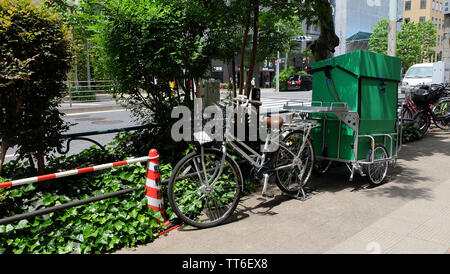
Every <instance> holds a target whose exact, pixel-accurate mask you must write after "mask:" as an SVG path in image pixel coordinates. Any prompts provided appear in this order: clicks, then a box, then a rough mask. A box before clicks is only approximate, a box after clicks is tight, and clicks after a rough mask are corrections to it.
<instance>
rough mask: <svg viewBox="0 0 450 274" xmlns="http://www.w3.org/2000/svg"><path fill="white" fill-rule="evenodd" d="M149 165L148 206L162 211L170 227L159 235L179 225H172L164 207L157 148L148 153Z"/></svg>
mask: <svg viewBox="0 0 450 274" xmlns="http://www.w3.org/2000/svg"><path fill="white" fill-rule="evenodd" d="M148 157H149V160H148V165H147V175H146V182H145V188H146V192H145V196H146V197H147V206H148V207H150V208H151V209H152V210H157V211H159V212H160V213H161V216H163V218H164V226H165V227H167V228H168V229H167V230H165V231H163V232H161V233H160V234H159V235H162V234H164V233H166V232H168V231H170V230H173V229H175V228H177V227H179V225H176V226H174V225H172V224H171V223H170V220H167V218H166V211H165V208H164V201H163V193H162V190H161V175H160V173H159V167H158V164H159V156H158V151H157V150H156V149H151V150H150V151H149V153H148Z"/></svg>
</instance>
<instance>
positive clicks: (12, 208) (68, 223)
mask: <svg viewBox="0 0 450 274" xmlns="http://www.w3.org/2000/svg"><path fill="white" fill-rule="evenodd" d="M100 155H101V157H99V156H100ZM95 157H98V158H95ZM86 158H89V159H91V161H90V162H91V163H89V165H90V164H99V163H105V162H104V161H102V160H103V159H106V158H113V156H111V155H110V154H107V153H104V152H103V151H101V150H100V149H95V148H94V147H91V148H90V149H86V150H84V151H82V152H81V153H80V154H78V155H73V156H69V157H60V158H57V159H54V160H53V161H51V162H50V163H49V165H48V166H49V167H52V168H54V169H55V170H54V171H57V170H61V169H62V170H68V169H70V168H76V167H80V166H87V165H86V164H85V160H86ZM92 159H97V160H92ZM8 167H14V170H9V169H8ZM62 167H64V168H62ZM146 170H147V164H146V163H145V162H144V163H136V164H131V165H126V166H120V167H116V168H113V169H108V170H105V171H97V172H94V173H87V174H82V175H76V176H70V177H66V178H61V179H57V180H53V181H50V182H41V183H36V184H30V185H26V186H23V187H17V188H11V189H8V190H7V192H0V195H2V194H3V196H4V197H3V199H1V200H0V216H2V217H7V216H13V215H17V214H22V213H26V212H32V211H35V210H38V209H42V208H47V207H52V206H57V205H61V204H64V203H67V202H70V201H75V200H81V199H86V198H89V197H93V196H96V195H101V194H105V193H110V192H114V191H118V190H120V189H126V188H133V187H135V188H136V190H135V191H133V192H131V193H128V194H124V195H121V196H118V197H113V198H109V199H105V200H101V201H97V202H93V203H90V204H86V205H81V206H77V207H73V208H69V209H66V210H61V211H57V212H53V213H50V214H47V215H43V216H38V217H35V218H30V219H27V220H22V221H20V222H16V223H12V224H8V225H2V226H0V254H2V253H5V254H11V253H14V254H22V253H26V254H29V253H38V254H65V253H81V254H85V253H107V252H111V251H113V250H116V249H118V248H123V247H131V246H135V245H137V244H143V243H148V242H150V241H152V240H153V239H154V238H155V237H157V236H158V234H159V233H160V232H161V231H162V229H164V227H162V225H161V224H162V223H163V222H162V221H163V216H161V214H160V212H157V211H152V210H150V209H149V208H148V207H147V200H146V198H145V175H146ZM160 170H161V175H162V179H166V178H168V177H169V176H170V173H171V171H172V167H171V165H169V164H161V165H160ZM6 171H7V172H5V173H13V172H14V171H17V172H18V173H20V174H27V172H28V171H27V170H26V166H24V165H22V164H18V163H14V164H10V165H8V166H7V168H6ZM22 178H23V177H22ZM1 180H2V181H5V180H4V179H3V178H2V179H1ZM164 189H165V188H164ZM167 211H168V214H170V215H173V213H172V212H171V211H170V210H167Z"/></svg>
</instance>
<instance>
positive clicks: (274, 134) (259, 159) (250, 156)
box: [195, 102, 312, 194]
mask: <svg viewBox="0 0 450 274" xmlns="http://www.w3.org/2000/svg"><path fill="white" fill-rule="evenodd" d="M247 103H248V102H247ZM244 105H245V104H244ZM231 126H232V125H231V123H227V126H226V128H225V134H224V140H223V141H222V145H221V150H222V154H223V155H222V159H221V162H220V165H219V166H218V167H216V170H215V171H214V173H213V176H211V179H210V180H208V181H206V182H201V183H202V184H205V185H206V187H213V186H214V184H215V183H216V182H217V180H218V179H219V178H220V175H221V174H222V171H223V168H224V162H225V157H226V154H227V146H230V147H231V148H233V149H234V150H235V151H236V152H237V153H238V154H239V155H240V156H241V157H242V158H244V159H245V160H246V161H247V162H249V163H250V164H251V165H252V166H253V167H254V168H257V169H259V170H261V169H262V168H263V167H264V166H265V164H266V163H267V161H266V160H267V159H266V158H267V157H266V155H267V154H268V153H270V152H271V151H269V143H270V141H271V140H276V141H277V145H278V146H279V147H282V148H284V149H285V151H287V152H289V153H290V154H291V155H292V157H293V159H294V160H293V162H292V163H291V164H287V165H284V166H280V167H276V168H270V170H272V171H277V170H282V169H286V168H291V167H293V166H295V165H297V167H298V168H299V170H300V174H299V176H300V178H302V176H303V174H304V172H305V167H302V162H301V161H299V160H298V159H299V158H300V155H301V153H302V151H303V149H304V148H305V145H306V143H307V138H303V142H302V145H301V147H300V150H299V152H298V154H297V155H295V154H294V153H293V152H292V151H291V150H290V149H289V148H288V147H286V146H285V145H283V144H282V143H281V142H280V139H281V138H282V136H283V133H284V132H288V130H286V131H284V132H283V131H282V130H281V129H280V128H278V129H274V130H273V131H271V132H270V133H269V134H268V135H267V136H266V140H265V142H264V148H263V152H262V153H261V154H260V153H258V152H256V151H255V150H254V149H252V148H251V147H250V146H248V145H247V144H246V143H245V142H244V141H242V140H239V139H238V138H236V137H235V136H234V135H233V134H231V133H230V132H231ZM311 128H312V127H311V126H309V127H307V128H306V132H305V136H309V133H310V131H311ZM200 149H201V158H202V163H204V160H203V156H204V153H203V150H204V148H203V145H202V146H201V147H200ZM278 149H279V148H278ZM244 150H247V151H249V152H250V153H246V152H245V151H244ZM195 168H196V172H197V173H198V176H199V177H200V174H199V171H198V167H197V166H195ZM203 170H205V172H206V169H205V167H203ZM266 175H267V174H264V177H266ZM205 178H207V177H206V174H205ZM265 179H266V180H267V178H265ZM242 187H243V186H242ZM265 188H266V182H265V185H264V189H263V194H264V192H265ZM300 191H301V192H302V193H303V194H304V192H303V190H302V189H300V190H299V192H300Z"/></svg>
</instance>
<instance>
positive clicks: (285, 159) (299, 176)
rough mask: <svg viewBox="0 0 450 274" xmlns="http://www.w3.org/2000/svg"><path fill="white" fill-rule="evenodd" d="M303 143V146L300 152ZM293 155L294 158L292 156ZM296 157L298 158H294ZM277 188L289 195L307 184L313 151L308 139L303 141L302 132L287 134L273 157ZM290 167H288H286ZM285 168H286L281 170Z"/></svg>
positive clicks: (312, 161)
mask: <svg viewBox="0 0 450 274" xmlns="http://www.w3.org/2000/svg"><path fill="white" fill-rule="evenodd" d="M303 141H305V145H304V147H303V150H302V151H301V153H299V152H300V149H301V147H302V144H303ZM294 155H295V156H294ZM296 156H299V157H298V158H296ZM274 162H275V170H276V176H277V180H276V183H277V186H278V187H279V188H280V190H281V191H283V192H284V193H287V194H290V195H296V194H298V191H299V190H300V188H302V187H304V186H305V185H306V183H307V182H308V180H309V178H310V176H311V172H312V170H313V166H314V149H313V146H312V144H311V141H310V140H309V138H307V139H306V140H305V136H304V133H303V132H302V131H294V132H291V133H289V134H288V135H287V136H286V137H285V138H284V139H283V145H282V146H280V149H279V150H278V152H277V153H276V156H275V161H274ZM289 165H292V166H290V167H286V166H289ZM283 167H286V168H283Z"/></svg>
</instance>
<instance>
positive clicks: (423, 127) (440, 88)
mask: <svg viewBox="0 0 450 274" xmlns="http://www.w3.org/2000/svg"><path fill="white" fill-rule="evenodd" d="M446 94H447V90H446V86H445V85H432V86H431V87H430V88H429V89H422V88H421V89H417V90H416V91H415V92H414V93H412V96H411V100H412V101H413V102H414V104H415V105H416V106H417V113H415V114H414V116H413V118H412V120H413V125H414V126H416V127H417V128H419V129H420V131H421V132H422V134H425V133H426V132H427V131H428V128H429V127H430V125H431V120H433V123H434V124H435V125H436V126H437V127H438V128H440V129H443V130H450V98H449V97H446V96H443V95H446Z"/></svg>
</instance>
